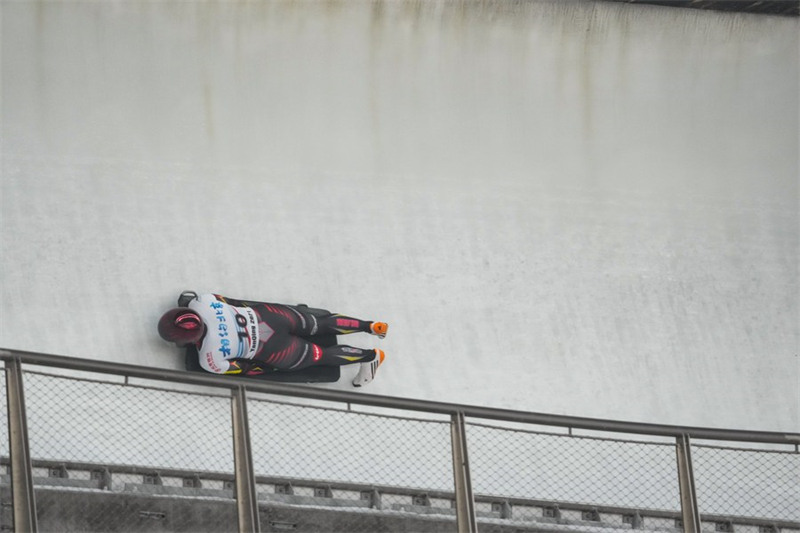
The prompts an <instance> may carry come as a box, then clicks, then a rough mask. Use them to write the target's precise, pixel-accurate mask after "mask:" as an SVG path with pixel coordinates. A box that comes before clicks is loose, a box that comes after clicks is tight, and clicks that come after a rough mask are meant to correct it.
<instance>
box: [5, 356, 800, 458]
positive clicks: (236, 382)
mask: <svg viewBox="0 0 800 533" xmlns="http://www.w3.org/2000/svg"><path fill="white" fill-rule="evenodd" d="M0 359H2V360H3V361H6V360H12V359H18V360H19V361H20V362H21V363H23V364H30V365H41V366H49V367H56V368H63V369H67V370H77V371H83V372H93V373H101V374H114V375H120V376H127V377H133V378H139V379H147V380H156V381H170V382H176V383H183V384H189V385H198V386H205V387H216V388H224V389H235V388H238V387H240V386H244V387H245V388H246V389H247V390H248V391H251V392H259V393H265V394H278V395H285V396H294V397H298V398H307V399H314V400H322V401H332V402H342V403H352V404H360V405H369V406H373V407H383V408H388V409H405V410H410V411H418V412H425V413H434V414H448V415H451V414H453V413H463V414H464V416H465V417H470V418H482V419H489V420H502V421H505V422H517V423H525V424H536V425H544V426H558V427H565V428H572V429H584V430H591V431H602V432H610V433H628V434H637V435H653V436H662V437H680V436H682V435H688V436H690V437H691V438H692V439H700V440H726V441H736V442H761V443H772V444H785V445H792V446H795V447H796V448H797V446H800V433H783V432H774V431H748V430H738V429H715V428H702V427H691V426H674V425H664V424H652V423H642V422H625V421H619V420H605V419H599V418H584V417H574V416H566V415H551V414H545V413H534V412H526V411H515V410H511V409H499V408H493V407H481V406H475V405H463V404H455V403H446V402H434V401H428V400H414V399H409V398H397V397H390V396H379V395H375V394H364V393H361V392H348V391H339V390H331V389H321V388H316V387H309V386H305V385H293V384H287V383H278V382H268V381H255V380H251V379H247V378H241V377H236V376H224V377H220V376H214V375H211V374H208V375H205V374H201V373H195V372H186V371H180V370H175V371H171V372H165V371H164V369H154V368H147V367H141V366H136V365H130V364H124V363H115V362H108V361H97V360H90V359H79V358H75V357H67V356H62V355H53V354H44V353H37V352H27V351H21V350H11V349H4V348H0Z"/></svg>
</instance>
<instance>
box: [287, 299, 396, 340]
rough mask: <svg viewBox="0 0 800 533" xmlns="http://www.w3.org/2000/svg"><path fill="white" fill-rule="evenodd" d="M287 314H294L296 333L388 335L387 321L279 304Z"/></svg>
mask: <svg viewBox="0 0 800 533" xmlns="http://www.w3.org/2000/svg"><path fill="white" fill-rule="evenodd" d="M279 307H280V308H283V310H284V311H285V312H286V313H287V314H289V313H290V314H291V315H293V316H294V320H291V321H290V322H291V324H292V325H291V327H290V332H291V333H293V334H295V335H304V336H311V335H346V334H348V333H357V332H363V333H370V334H372V335H378V336H380V337H384V336H386V330H387V329H388V327H389V326H388V325H387V324H386V323H385V322H373V321H371V320H361V319H359V318H353V317H349V316H345V315H339V314H334V313H329V312H324V313H321V312H314V313H312V312H309V311H308V308H306V307H301V306H293V305H285V306H279Z"/></svg>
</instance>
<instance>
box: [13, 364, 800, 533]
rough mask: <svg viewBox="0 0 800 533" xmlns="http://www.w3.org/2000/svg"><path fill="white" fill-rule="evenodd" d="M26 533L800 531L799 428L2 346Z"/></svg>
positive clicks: (17, 501)
mask: <svg viewBox="0 0 800 533" xmlns="http://www.w3.org/2000/svg"><path fill="white" fill-rule="evenodd" d="M0 358H2V359H3V360H4V362H5V386H6V394H4V395H2V397H0V403H2V402H5V404H4V405H2V406H0V412H2V413H3V414H4V415H5V416H6V421H5V423H3V424H0V431H2V432H7V433H6V434H5V435H2V436H0V497H2V504H3V505H2V509H1V510H0V527H2V528H3V529H4V530H14V531H56V530H58V531H189V530H191V531H215V532H216V531H279V530H292V531H309V532H311V531H355V532H358V531H363V532H369V531H393V530H402V531H420V532H428V531H430V532H434V531H435V532H439V531H477V530H479V529H480V530H485V531H497V532H506V531H507V532H521V531H554V532H555V531H564V530H579V531H608V530H609V529H620V528H621V529H641V530H648V531H656V530H659V531H663V530H667V531H669V530H683V531H692V532H699V531H701V530H703V531H723V532H732V531H737V532H738V533H743V532H746V533H750V532H752V533H767V532H776V533H777V532H778V531H787V532H794V531H797V532H798V533H800V494H799V493H798V490H797V480H798V479H800V451H799V450H798V446H800V434H796V433H791V434H783V433H771V432H749V431H738V430H718V429H706V428H690V427H678V426H663V425H657V424H637V423H628V422H619V421H609V420H596V419H587V418H576V417H565V416H554V415H546V414H539V413H525V412H519V411H510V410H502V409H491V408H485V407H476V406H466V405H457V404H447V403H437V402H425V401H418V400H407V399H399V398H388V397H382V396H374V395H369V394H362V393H350V392H344V391H337V390H331V389H322V388H314V387H305V386H297V385H289V384H282V383H268V382H251V381H247V380H246V379H239V378H232V377H227V376H226V377H224V378H220V377H217V376H211V375H203V374H189V373H173V374H169V375H165V374H164V373H163V372H160V371H155V370H152V369H146V368H141V367H136V366H132V365H123V364H113V363H102V362H98V361H87V360H81V359H74V358H67V357H60V356H54V355H46V354H35V353H28V352H17V351H11V350H0Z"/></svg>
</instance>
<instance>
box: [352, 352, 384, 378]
mask: <svg viewBox="0 0 800 533" xmlns="http://www.w3.org/2000/svg"><path fill="white" fill-rule="evenodd" d="M385 357H386V354H385V353H384V352H383V350H375V359H373V360H372V361H369V362H367V363H361V368H359V369H358V374H356V377H355V378H353V387H362V386H364V385H366V384H367V383H369V382H370V381H372V380H373V379H375V373H376V372H377V371H378V367H379V366H381V364H383V359H384V358H385Z"/></svg>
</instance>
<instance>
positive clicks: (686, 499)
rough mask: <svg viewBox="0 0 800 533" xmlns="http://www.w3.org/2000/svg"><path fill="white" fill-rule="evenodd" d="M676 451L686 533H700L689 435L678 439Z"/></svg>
mask: <svg viewBox="0 0 800 533" xmlns="http://www.w3.org/2000/svg"><path fill="white" fill-rule="evenodd" d="M675 451H676V454H677V458H678V483H679V485H680V491H681V515H682V517H683V531H684V533H700V513H699V512H698V508H697V493H696V492H695V487H694V469H693V468H692V449H691V442H690V440H689V435H687V434H683V435H681V436H679V437H677V439H676V446H675Z"/></svg>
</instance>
